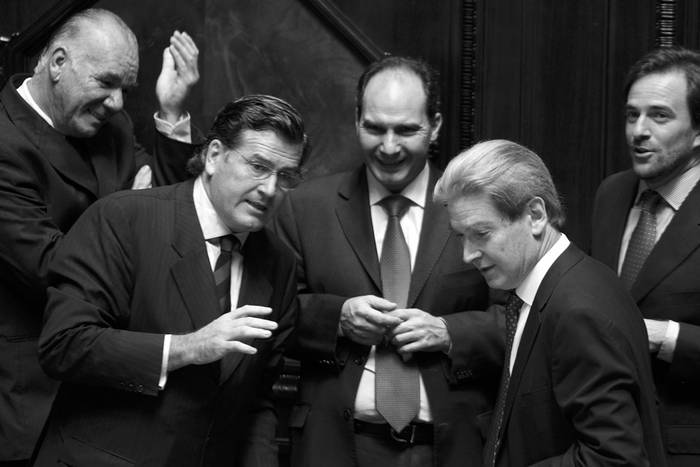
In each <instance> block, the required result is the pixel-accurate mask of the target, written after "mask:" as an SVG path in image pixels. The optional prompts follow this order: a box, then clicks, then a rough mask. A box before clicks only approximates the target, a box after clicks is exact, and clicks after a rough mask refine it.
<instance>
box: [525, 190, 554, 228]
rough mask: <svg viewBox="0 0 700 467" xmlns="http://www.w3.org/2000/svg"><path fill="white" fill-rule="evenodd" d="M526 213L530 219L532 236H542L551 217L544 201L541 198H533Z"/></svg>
mask: <svg viewBox="0 0 700 467" xmlns="http://www.w3.org/2000/svg"><path fill="white" fill-rule="evenodd" d="M525 213H526V215H527V216H528V217H529V219H530V226H531V229H532V234H533V235H535V236H539V235H541V234H542V233H543V232H544V230H545V227H547V224H548V223H549V215H548V214H547V207H546V206H545V204H544V200H543V199H542V198H540V197H539V196H535V197H534V198H532V199H531V200H530V201H528V203H527V206H526V208H525Z"/></svg>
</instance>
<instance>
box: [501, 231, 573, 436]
mask: <svg viewBox="0 0 700 467" xmlns="http://www.w3.org/2000/svg"><path fill="white" fill-rule="evenodd" d="M582 258H583V253H582V252H581V250H579V249H578V248H577V247H576V246H574V245H573V244H571V245H569V247H568V248H567V249H566V250H564V252H563V253H562V254H561V255H560V256H559V258H557V260H556V261H554V263H553V264H552V266H551V267H550V268H549V271H547V274H545V276H544V279H543V280H542V283H541V284H540V286H539V288H538V289H537V293H536V294H535V298H534V300H533V302H532V307H531V308H530V313H529V315H528V318H527V322H526V323H525V328H524V329H523V334H522V336H521V338H520V344H519V346H518V350H517V354H516V357H515V364H514V365H513V372H512V374H511V377H510V382H509V384H508V394H507V395H506V406H505V412H504V416H503V423H504V426H505V424H506V423H507V421H508V418H509V416H510V412H511V409H512V408H513V402H514V400H515V395H516V394H517V392H518V388H519V387H520V382H521V381H522V377H523V371H524V369H525V366H526V365H527V361H528V360H529V358H530V353H531V352H532V347H533V345H534V343H535V341H536V340H537V335H538V334H539V331H540V326H541V324H542V318H541V314H542V313H544V312H545V311H546V306H547V302H548V301H549V298H550V297H551V296H552V292H554V289H555V288H556V286H557V284H558V283H559V280H560V279H561V277H562V276H563V275H565V274H566V273H567V271H568V270H569V269H571V267H573V266H574V265H575V264H576V263H578V262H579V261H581V259H582Z"/></svg>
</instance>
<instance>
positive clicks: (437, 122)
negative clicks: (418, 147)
mask: <svg viewBox="0 0 700 467" xmlns="http://www.w3.org/2000/svg"><path fill="white" fill-rule="evenodd" d="M441 127H442V114H441V113H440V112H436V113H435V117H433V119H432V123H431V125H430V142H431V143H432V142H435V141H436V140H437V138H438V136H439V135H440V128H441Z"/></svg>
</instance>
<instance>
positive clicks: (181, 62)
mask: <svg viewBox="0 0 700 467" xmlns="http://www.w3.org/2000/svg"><path fill="white" fill-rule="evenodd" d="M168 50H170V55H171V56H172V57H173V60H174V61H175V69H176V70H185V69H187V68H188V67H187V62H186V60H185V59H184V57H183V56H182V53H181V52H180V51H179V50H178V49H177V47H174V46H172V45H171V46H170V47H169V48H168Z"/></svg>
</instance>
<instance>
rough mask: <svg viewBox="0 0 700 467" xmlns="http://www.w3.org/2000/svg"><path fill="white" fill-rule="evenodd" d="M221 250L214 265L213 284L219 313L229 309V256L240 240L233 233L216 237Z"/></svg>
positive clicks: (237, 247) (235, 249)
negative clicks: (219, 309)
mask: <svg viewBox="0 0 700 467" xmlns="http://www.w3.org/2000/svg"><path fill="white" fill-rule="evenodd" d="M215 240H218V244H219V248H221V252H220V253H219V257H218V258H217V259H216V265H215V266H214V284H215V285H216V297H217V298H218V300H219V307H220V308H221V313H228V312H229V311H231V258H233V252H234V251H238V249H239V247H240V241H239V240H238V238H237V237H236V236H235V235H224V236H222V237H218V238H217V239H215Z"/></svg>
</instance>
